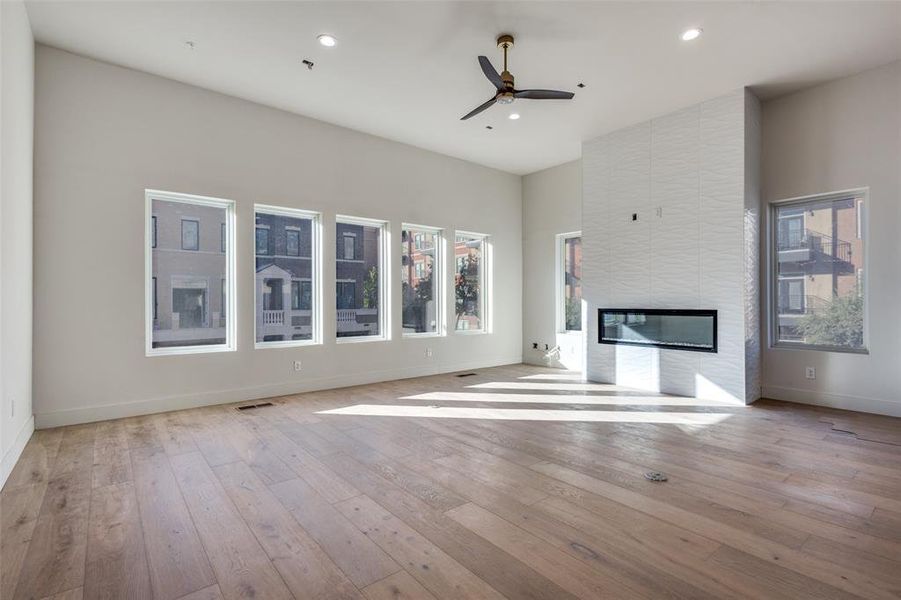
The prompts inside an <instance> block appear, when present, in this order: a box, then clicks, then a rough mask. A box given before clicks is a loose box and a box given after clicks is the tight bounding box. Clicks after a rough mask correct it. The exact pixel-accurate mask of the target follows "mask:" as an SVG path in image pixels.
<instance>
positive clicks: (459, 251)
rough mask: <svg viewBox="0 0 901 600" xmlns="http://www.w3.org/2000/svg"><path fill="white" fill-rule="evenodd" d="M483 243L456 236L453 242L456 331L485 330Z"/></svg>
mask: <svg viewBox="0 0 901 600" xmlns="http://www.w3.org/2000/svg"><path fill="white" fill-rule="evenodd" d="M483 246H484V240H483V239H482V238H480V237H471V236H465V235H457V237H456V239H455V241H454V264H455V265H456V272H455V273H454V312H455V315H456V325H455V327H456V329H458V330H461V331H466V330H480V329H482V318H483V317H482V302H483V299H482V269H483V264H482V261H483Z"/></svg>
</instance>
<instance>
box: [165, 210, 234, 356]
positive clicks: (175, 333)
mask: <svg viewBox="0 0 901 600" xmlns="http://www.w3.org/2000/svg"><path fill="white" fill-rule="evenodd" d="M152 212H153V214H154V216H155V218H154V221H155V222H156V246H155V247H154V248H153V249H152V251H151V270H152V277H153V281H154V288H155V293H154V296H155V298H154V299H153V303H154V308H155V310H154V315H153V317H154V318H153V332H152V335H151V346H152V347H153V348H171V347H185V346H208V345H217V344H225V343H226V327H225V314H226V309H227V306H226V302H227V300H228V296H227V294H222V293H221V285H222V283H221V282H222V281H226V282H227V276H228V274H227V269H226V265H227V259H226V255H225V254H222V253H221V252H219V240H218V239H216V236H215V234H214V235H211V236H207V238H205V239H204V240H203V245H202V246H201V243H200V242H201V240H200V236H199V233H200V229H201V226H202V227H203V229H204V231H217V230H218V229H219V226H220V224H221V223H222V222H223V221H227V210H226V209H225V208H219V207H214V206H206V205H198V204H189V203H187V202H173V201H170V200H153V206H152ZM197 250H201V251H202V252H197ZM226 285H227V283H226Z"/></svg>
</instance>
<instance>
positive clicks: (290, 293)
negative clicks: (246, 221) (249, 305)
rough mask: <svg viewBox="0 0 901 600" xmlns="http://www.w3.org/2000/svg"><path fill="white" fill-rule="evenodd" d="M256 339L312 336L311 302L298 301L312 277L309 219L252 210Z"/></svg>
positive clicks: (301, 338) (283, 339)
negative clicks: (303, 282) (301, 289)
mask: <svg viewBox="0 0 901 600" xmlns="http://www.w3.org/2000/svg"><path fill="white" fill-rule="evenodd" d="M256 227H257V228H256V252H257V253H256V283H255V286H254V287H255V292H254V296H255V298H256V341H257V343H260V342H283V341H288V340H311V339H313V311H312V306H311V305H308V306H306V307H303V306H302V305H301V304H300V303H299V294H300V288H299V286H300V281H301V280H304V279H306V280H307V281H308V282H310V281H312V273H313V264H312V256H313V220H312V219H311V218H309V217H300V216H297V217H294V216H290V215H286V214H281V213H279V214H274V213H269V212H264V211H257V212H256Z"/></svg>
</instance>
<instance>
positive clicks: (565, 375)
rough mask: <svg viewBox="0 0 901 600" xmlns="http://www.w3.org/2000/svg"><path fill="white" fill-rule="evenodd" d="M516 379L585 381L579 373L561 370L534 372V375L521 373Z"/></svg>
mask: <svg viewBox="0 0 901 600" xmlns="http://www.w3.org/2000/svg"><path fill="white" fill-rule="evenodd" d="M517 379H530V380H549V381H585V378H584V377H583V376H582V374H581V373H570V372H568V371H563V372H561V373H560V374H559V375H558V374H556V373H535V374H534V375H523V376H522V377H517Z"/></svg>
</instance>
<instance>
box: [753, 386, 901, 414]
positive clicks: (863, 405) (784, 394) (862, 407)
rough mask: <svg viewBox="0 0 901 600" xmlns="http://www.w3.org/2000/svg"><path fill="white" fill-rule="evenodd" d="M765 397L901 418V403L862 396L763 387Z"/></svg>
mask: <svg viewBox="0 0 901 600" xmlns="http://www.w3.org/2000/svg"><path fill="white" fill-rule="evenodd" d="M763 397H764V398H772V399H773V400H784V401H786V402H797V403H799V404H811V405H814V406H827V407H829V408H838V409H841V410H853V411H857V412H866V413H873V414H877V415H887V416H889V417H901V402H892V401H890V400H880V399H878V398H863V397H860V396H847V395H844V394H830V393H828V392H818V391H814V390H801V389H797V388H790V387H780V386H771V385H765V386H763Z"/></svg>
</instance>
